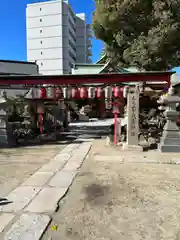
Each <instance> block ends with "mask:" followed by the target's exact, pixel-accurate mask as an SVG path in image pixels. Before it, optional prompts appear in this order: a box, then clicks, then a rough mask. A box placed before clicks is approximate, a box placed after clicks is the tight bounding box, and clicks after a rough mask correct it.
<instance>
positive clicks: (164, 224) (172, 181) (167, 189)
mask: <svg viewBox="0 0 180 240" xmlns="http://www.w3.org/2000/svg"><path fill="white" fill-rule="evenodd" d="M104 143H105V141H104V140H95V141H94V142H93V146H92V149H91V152H90V154H89V156H88V157H87V159H86V160H85V161H84V164H83V166H82V168H81V169H80V171H79V173H78V175H77V176H76V179H75V180H74V183H73V185H72V186H71V188H70V190H69V192H68V193H67V195H66V197H65V198H64V199H63V200H61V201H60V204H59V210H58V211H57V212H56V213H55V214H53V215H52V218H53V220H52V223H51V224H50V226H49V228H48V230H47V231H46V233H45V234H44V236H43V238H42V239H43V240H50V239H52V240H59V239H63V240H97V239H98V240H110V239H111V240H119V239H122V240H152V239H153V240H160V239H163V240H179V239H180V194H179V184H180V165H178V164H175V162H176V163H179V162H178V161H177V160H178V159H180V154H174V155H172V154H160V153H157V152H155V151H152V152H148V153H131V154H130V153H126V152H125V153H124V152H121V150H120V149H119V148H113V147H112V148H111V147H107V146H105V144H104ZM166 163H172V164H166Z"/></svg>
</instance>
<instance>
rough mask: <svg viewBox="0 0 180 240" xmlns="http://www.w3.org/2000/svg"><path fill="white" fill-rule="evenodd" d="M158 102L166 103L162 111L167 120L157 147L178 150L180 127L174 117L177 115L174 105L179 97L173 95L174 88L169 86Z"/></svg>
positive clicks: (179, 99)
mask: <svg viewBox="0 0 180 240" xmlns="http://www.w3.org/2000/svg"><path fill="white" fill-rule="evenodd" d="M158 103H160V104H165V105H167V108H166V110H165V113H164V114H165V117H166V120H167V121H166V124H165V126H164V129H163V134H162V137H161V141H160V144H159V146H158V149H159V151H161V152H180V129H179V128H178V126H177V124H176V119H177V117H178V116H179V113H178V112H177V111H176V105H177V103H180V97H178V96H176V95H175V90H174V88H173V87H171V88H170V89H169V91H168V95H167V96H162V97H161V98H160V100H159V101H158Z"/></svg>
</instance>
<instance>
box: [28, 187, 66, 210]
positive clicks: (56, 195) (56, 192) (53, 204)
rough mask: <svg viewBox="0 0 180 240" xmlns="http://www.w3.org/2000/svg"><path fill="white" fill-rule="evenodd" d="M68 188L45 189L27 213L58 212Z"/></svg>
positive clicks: (31, 204)
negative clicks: (60, 202)
mask: <svg viewBox="0 0 180 240" xmlns="http://www.w3.org/2000/svg"><path fill="white" fill-rule="evenodd" d="M66 191H67V188H51V187H47V188H43V189H42V190H41V191H40V192H39V194H37V196H36V197H35V198H34V199H33V201H32V202H31V203H30V204H29V206H27V208H26V209H25V211H27V212H32V213H53V212H55V211H56V209H57V206H58V202H59V201H60V200H61V198H62V197H63V196H64V195H65V193H66Z"/></svg>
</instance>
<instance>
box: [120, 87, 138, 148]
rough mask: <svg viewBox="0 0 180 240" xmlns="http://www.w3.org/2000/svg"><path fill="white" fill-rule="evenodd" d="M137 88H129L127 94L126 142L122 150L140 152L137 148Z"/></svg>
mask: <svg viewBox="0 0 180 240" xmlns="http://www.w3.org/2000/svg"><path fill="white" fill-rule="evenodd" d="M138 135H139V86H138V85H137V86H135V87H130V88H129V90H128V94H127V141H126V143H125V144H124V145H123V149H124V150H137V151H141V150H142V147H141V146H139V145H138V144H139V139H138Z"/></svg>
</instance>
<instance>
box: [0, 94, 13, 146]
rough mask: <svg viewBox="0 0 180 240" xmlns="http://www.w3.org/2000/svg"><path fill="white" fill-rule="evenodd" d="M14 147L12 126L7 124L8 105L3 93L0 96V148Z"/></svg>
mask: <svg viewBox="0 0 180 240" xmlns="http://www.w3.org/2000/svg"><path fill="white" fill-rule="evenodd" d="M12 146H15V141H14V137H13V129H12V125H10V124H9V122H8V104H7V100H6V94H5V92H1V95H0V147H1V148H3V147H12Z"/></svg>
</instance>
